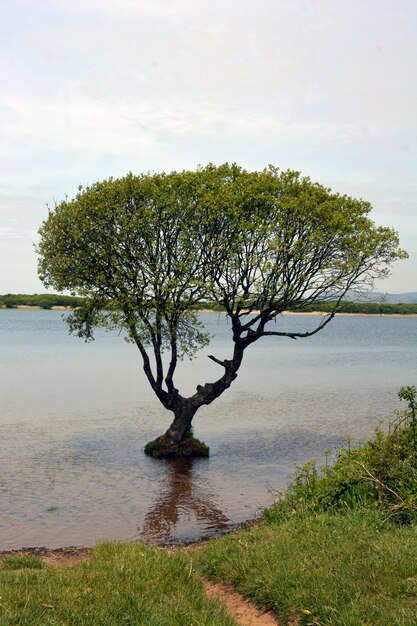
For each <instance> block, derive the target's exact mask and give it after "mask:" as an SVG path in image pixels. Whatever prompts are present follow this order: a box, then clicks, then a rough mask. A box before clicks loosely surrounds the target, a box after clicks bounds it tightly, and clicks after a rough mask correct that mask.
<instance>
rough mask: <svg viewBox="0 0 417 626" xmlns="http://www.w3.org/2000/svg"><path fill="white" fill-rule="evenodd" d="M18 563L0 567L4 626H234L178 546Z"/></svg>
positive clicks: (122, 548)
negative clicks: (37, 565)
mask: <svg viewBox="0 0 417 626" xmlns="http://www.w3.org/2000/svg"><path fill="white" fill-rule="evenodd" d="M9 559H10V557H9ZM9 562H10V560H9ZM16 563H17V562H16V561H15V565H16ZM21 564H22V568H20V569H15V568H13V569H9V568H8V567H3V568H2V569H1V570H0V624H1V625H2V626H12V625H17V624H18V625H19V626H34V625H36V626H37V625H39V626H49V625H56V626H58V625H59V626H63V625H66V624H68V625H71V626H72V625H75V624H76V625H82V626H90V625H91V626H100V625H106V626H107V625H109V626H110V625H114V626H124V625H126V626H127V625H129V626H131V625H143V626H191V625H194V626H236V623H235V622H234V620H233V619H232V618H231V617H229V616H228V615H227V614H226V612H225V610H224V609H223V607H222V605H221V604H220V603H219V602H217V601H215V600H210V599H208V598H207V597H206V595H205V593H204V590H203V586H202V583H201V581H200V579H199V577H198V576H197V575H196V573H195V571H194V569H193V567H192V563H191V562H190V559H189V558H188V557H186V556H185V555H183V554H180V553H178V552H177V553H174V554H169V553H168V552H166V551H163V550H159V549H157V548H149V547H145V546H143V545H141V544H131V545H122V544H103V545H101V546H99V547H98V548H97V549H96V550H95V551H94V552H93V557H92V558H91V560H90V561H88V562H82V563H78V564H77V565H75V566H61V567H57V568H52V567H44V568H42V569H33V568H32V569H28V568H27V558H25V559H22V561H21Z"/></svg>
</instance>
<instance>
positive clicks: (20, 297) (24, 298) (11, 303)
mask: <svg viewBox="0 0 417 626" xmlns="http://www.w3.org/2000/svg"><path fill="white" fill-rule="evenodd" d="M83 300H84V298H79V297H76V296H62V295H57V294H52V293H51V294H49V293H45V294H37V293H35V294H32V295H28V294H22V293H8V294H5V295H3V296H2V295H0V307H4V308H7V309H13V308H15V307H17V306H36V307H40V308H41V309H51V308H52V307H54V306H65V307H71V308H76V307H78V306H80V305H81V304H82V302H83Z"/></svg>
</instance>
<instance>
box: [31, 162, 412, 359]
mask: <svg viewBox="0 0 417 626" xmlns="http://www.w3.org/2000/svg"><path fill="white" fill-rule="evenodd" d="M370 208H371V207H370V205H369V203H367V202H364V201H362V200H354V199H352V198H349V197H348V196H341V195H339V194H334V193H332V192H331V191H330V190H329V189H326V188H324V187H322V186H321V185H319V184H317V183H313V182H311V181H310V179H308V178H303V177H301V175H300V174H299V173H298V172H292V171H287V172H283V171H280V170H278V169H277V168H274V167H272V166H271V167H269V168H267V169H265V170H263V171H261V172H247V171H245V170H243V169H242V168H240V167H238V166H237V165H228V164H225V165H222V166H219V167H215V166H213V165H209V166H207V167H205V168H200V169H198V170H197V171H195V172H192V171H183V172H180V173H178V172H172V173H170V174H165V173H162V174H147V175H139V176H134V175H133V174H128V175H127V176H126V177H125V178H122V179H109V180H107V181H103V182H99V183H96V184H95V185H93V186H91V187H87V188H81V187H80V190H79V193H78V194H77V196H76V197H75V198H74V199H73V200H70V201H67V200H66V201H64V202H61V203H60V204H59V205H57V206H55V208H54V209H53V210H51V211H50V214H49V217H48V219H47V220H46V221H45V222H44V224H43V225H42V227H41V229H40V231H39V232H40V235H41V240H40V243H39V246H38V252H39V275H40V277H41V279H42V280H43V281H44V283H45V285H46V286H50V285H52V286H54V287H55V288H56V289H58V290H60V291H61V290H64V289H68V290H70V291H72V292H77V293H79V294H80V295H81V296H83V297H85V298H86V301H85V304H84V305H83V307H82V308H83V311H82V312H80V311H78V312H77V313H76V314H75V315H74V317H73V318H72V327H71V328H72V330H73V331H74V330H76V329H78V332H79V334H81V335H82V336H85V337H87V338H89V337H91V334H92V328H93V326H94V325H95V324H102V325H105V324H109V325H110V326H111V327H113V326H114V325H118V326H120V327H124V328H125V329H126V330H127V332H128V334H129V335H130V336H131V337H132V338H135V337H136V338H139V339H141V340H142V339H143V341H144V343H148V344H149V343H150V344H152V345H154V344H155V342H156V343H158V344H159V347H160V344H161V343H162V344H164V345H165V347H170V346H171V340H172V339H173V340H174V341H177V340H178V338H179V337H183V338H184V340H183V344H182V345H181V351H182V352H188V350H191V351H192V350H193V349H194V348H195V347H196V346H197V347H198V346H200V345H201V343H202V342H203V343H204V341H205V340H206V338H205V336H204V334H203V333H200V332H196V331H194V330H192V329H193V328H195V322H196V320H195V318H194V317H191V318H187V315H190V312H192V311H193V310H194V309H195V307H196V306H198V305H201V304H204V303H205V302H207V301H210V302H212V303H215V304H217V305H218V306H220V307H222V308H223V310H225V311H226V312H227V313H229V314H231V315H233V314H236V313H237V314H238V313H239V312H241V311H242V310H244V309H245V310H247V309H248V308H249V309H252V308H254V307H255V306H256V307H260V308H261V309H262V310H263V311H270V314H271V315H272V317H274V316H275V314H276V313H277V312H280V311H282V310H283V309H286V308H288V307H297V306H299V305H301V304H303V306H307V305H308V304H309V303H314V302H321V301H323V300H328V299H329V296H330V293H332V294H333V298H334V297H335V294H337V295H339V293H340V294H343V293H345V291H346V290H347V288H352V287H354V286H356V287H357V288H360V287H366V286H368V285H370V283H372V280H373V279H374V278H375V277H381V276H384V275H386V274H387V273H388V266H389V264H390V263H391V262H392V261H394V260H395V259H398V258H404V257H405V256H406V254H405V252H404V251H402V250H400V249H399V247H398V238H397V236H396V234H395V233H394V232H393V231H392V230H390V229H388V228H382V227H379V228H376V227H375V226H374V225H373V223H372V222H371V221H370V220H369V218H368V217H367V214H368V213H369V211H370ZM116 311H117V314H116ZM106 312H107V313H106ZM265 321H266V320H265ZM180 322H181V323H183V324H184V328H181V324H180Z"/></svg>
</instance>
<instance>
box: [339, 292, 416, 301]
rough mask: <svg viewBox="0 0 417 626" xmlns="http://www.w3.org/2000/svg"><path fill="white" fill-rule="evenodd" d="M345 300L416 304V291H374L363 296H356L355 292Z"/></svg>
mask: <svg viewBox="0 0 417 626" xmlns="http://www.w3.org/2000/svg"><path fill="white" fill-rule="evenodd" d="M346 300H352V301H353V302H383V303H384V304H401V303H402V304H417V291H410V292H407V293H382V292H378V291H374V292H371V293H368V294H367V295H366V296H365V297H364V296H362V297H358V296H357V294H354V293H351V294H349V297H347V298H346Z"/></svg>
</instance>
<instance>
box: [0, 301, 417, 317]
mask: <svg viewBox="0 0 417 626" xmlns="http://www.w3.org/2000/svg"><path fill="white" fill-rule="evenodd" d="M16 309H20V310H26V311H42V310H46V311H73V310H74V309H73V307H69V306H52V307H51V308H50V309H43V308H42V307H40V306H30V305H26V304H18V305H16V306H14V307H9V308H7V307H2V309H0V310H8V311H10V310H16ZM196 312H197V313H217V314H218V315H225V313H224V311H215V310H213V309H200V310H198V311H196ZM250 314H252V315H257V314H259V311H252V312H251V313H250ZM281 315H284V316H287V315H307V316H319V317H325V316H326V315H329V313H326V312H324V311H304V312H303V311H283V312H282V313H281ZM335 316H337V317H417V313H343V312H339V313H335Z"/></svg>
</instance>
